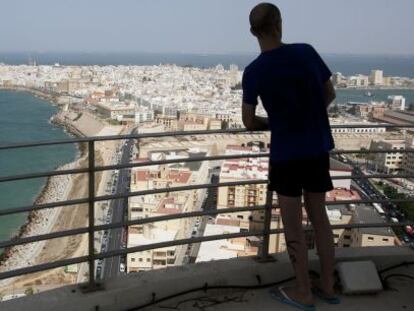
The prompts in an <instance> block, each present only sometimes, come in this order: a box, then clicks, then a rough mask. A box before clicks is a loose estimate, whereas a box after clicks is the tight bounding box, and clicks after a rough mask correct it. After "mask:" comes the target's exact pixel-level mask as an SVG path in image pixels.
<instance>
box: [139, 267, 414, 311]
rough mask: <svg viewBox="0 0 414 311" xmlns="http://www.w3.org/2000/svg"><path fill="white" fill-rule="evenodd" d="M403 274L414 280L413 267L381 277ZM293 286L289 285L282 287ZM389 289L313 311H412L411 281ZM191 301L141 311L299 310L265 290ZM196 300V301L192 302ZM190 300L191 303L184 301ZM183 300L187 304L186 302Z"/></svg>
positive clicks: (202, 296)
mask: <svg viewBox="0 0 414 311" xmlns="http://www.w3.org/2000/svg"><path fill="white" fill-rule="evenodd" d="M389 274H407V275H411V276H413V277H414V266H409V267H402V268H398V269H395V270H392V271H389V272H388V273H386V274H384V275H389ZM289 284H293V283H292V282H290V283H286V285H289ZM388 285H389V286H390V289H388V290H383V291H382V292H380V293H378V294H376V295H359V296H344V295H341V304H339V305H329V304H326V303H324V302H323V301H321V300H318V299H317V300H316V309H317V310H322V311H329V310H335V311H342V310H346V311H349V310H355V311H359V310H360V311H371V310H375V311H382V310H384V311H394V310H414V280H413V279H408V278H403V277H392V278H390V279H389V280H388ZM193 296H195V297H194V298H189V297H188V296H181V297H177V298H174V299H171V300H166V301H164V302H162V303H159V304H158V305H157V306H153V307H147V308H145V309H142V310H144V311H159V310H163V311H165V310H179V311H199V310H206V311H230V310H237V311H256V310H260V311H274V310H280V311H285V310H286V311H289V310H299V309H296V308H293V307H291V306H287V305H284V304H282V303H280V302H278V301H275V300H274V299H273V298H271V297H270V296H269V294H268V293H267V288H264V289H257V290H231V291H229V290H227V292H226V293H222V294H218V293H217V294H212V295H206V294H203V292H198V293H197V294H196V295H193ZM196 297H199V298H196ZM188 299H191V300H188ZM186 300H187V301H186Z"/></svg>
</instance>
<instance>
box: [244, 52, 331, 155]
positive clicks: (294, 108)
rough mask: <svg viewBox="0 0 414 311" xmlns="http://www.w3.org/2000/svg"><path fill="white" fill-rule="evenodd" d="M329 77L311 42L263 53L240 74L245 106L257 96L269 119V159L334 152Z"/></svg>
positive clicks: (255, 103) (254, 102) (327, 70)
mask: <svg viewBox="0 0 414 311" xmlns="http://www.w3.org/2000/svg"><path fill="white" fill-rule="evenodd" d="M331 75H332V73H331V71H330V70H329V68H328V67H327V66H326V64H325V63H324V62H323V60H322V58H321V57H320V56H319V54H318V53H317V52H316V50H315V49H314V48H313V47H312V46H311V45H309V44H285V45H282V46H280V47H279V48H276V49H272V50H269V51H266V52H262V53H261V54H260V55H259V56H258V57H257V58H256V59H255V60H254V61H253V62H252V63H251V64H250V65H249V66H247V67H246V69H245V70H244V73H243V79H242V87H243V102H244V103H246V104H249V105H257V98H258V97H260V99H261V101H262V103H263V107H264V108H265V110H266V112H267V114H268V117H269V127H270V131H271V141H270V159H271V160H273V161H286V160H295V159H301V158H308V157H312V156H318V155H320V154H322V153H325V152H327V151H329V150H331V149H333V148H334V141H333V138H332V134H331V129H330V125H329V119H328V112H327V108H326V103H325V97H324V84H325V82H326V81H328V79H329V78H330V77H331Z"/></svg>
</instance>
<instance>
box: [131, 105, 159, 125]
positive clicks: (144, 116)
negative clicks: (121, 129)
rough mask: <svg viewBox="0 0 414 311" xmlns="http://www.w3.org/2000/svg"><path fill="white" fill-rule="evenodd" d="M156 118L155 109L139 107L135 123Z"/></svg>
mask: <svg viewBox="0 0 414 311" xmlns="http://www.w3.org/2000/svg"><path fill="white" fill-rule="evenodd" d="M153 120H154V111H152V110H149V109H148V108H142V107H141V108H138V109H137V110H136V111H135V124H141V123H144V122H150V121H153Z"/></svg>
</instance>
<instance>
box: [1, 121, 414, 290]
mask: <svg viewBox="0 0 414 311" xmlns="http://www.w3.org/2000/svg"><path fill="white" fill-rule="evenodd" d="M360 127H363V128H383V127H385V128H391V129H392V128H414V125H404V126H401V125H398V126H397V125H388V124H387V125H383V124H378V125H365V124H361V125H333V126H332V128H360ZM246 133H247V134H252V132H249V131H247V130H245V129H230V130H210V131H184V132H165V133H152V134H131V135H118V136H101V137H88V138H75V139H66V140H53V141H42V142H35V143H26V144H12V145H6V146H0V152H1V151H2V150H9V149H17V148H29V147H42V146H50V145H61V144H74V143H87V146H88V148H87V150H88V167H86V168H77V169H66V170H59V171H47V172H39V173H30V174H20V175H13V176H3V177H0V182H10V181H17V180H27V179H33V178H40V177H51V176H57V175H68V174H88V197H86V198H80V199H73V200H66V201H61V202H51V203H43V204H33V205H27V206H21V207H14V208H8V209H1V210H0V217H1V216H6V215H12V214H19V213H24V212H30V211H38V210H43V209H50V208H57V207H63V206H71V205H77V204H88V219H89V222H88V226H87V227H82V228H76V229H69V230H64V231H59V232H51V233H47V234H41V235H36V236H30V237H18V238H12V239H10V240H7V241H1V242H0V248H7V247H12V246H17V245H22V244H27V243H33V242H40V241H46V240H50V239H55V238H62V237H69V236H74V235H79V234H88V254H87V255H85V256H80V257H75V258H69V259H63V260H58V261H54V262H47V263H43V264H38V265H35V266H30V267H25V268H19V269H15V270H11V271H6V272H1V273H0V279H6V278H11V277H16V276H21V275H25V274H28V273H34V272H39V271H44V270H49V269H53V268H59V267H63V266H67V265H71V264H78V263H84V262H88V265H89V282H88V288H89V289H90V290H93V289H94V288H97V286H98V285H99V284H97V282H96V278H95V260H99V259H105V258H109V257H114V256H120V255H126V254H129V253H135V252H141V251H145V250H152V249H157V248H161V247H168V246H178V245H183V244H191V243H200V242H205V241H214V240H220V239H228V238H235V237H249V236H261V237H262V242H261V247H260V249H259V254H258V257H259V259H261V260H264V261H265V260H266V259H267V258H268V257H269V236H270V235H271V234H279V233H283V229H270V224H271V216H272V215H271V209H272V208H275V207H276V206H273V205H272V192H270V191H268V192H267V195H266V204H265V205H263V206H245V207H233V208H225V209H215V210H201V211H192V212H185V213H180V214H173V215H163V216H156V217H150V218H143V219H133V220H127V221H121V222H116V223H109V224H102V225H95V203H96V202H99V201H106V200H114V199H121V198H129V197H133V196H141V195H148V194H157V193H167V192H175V191H186V190H197V189H205V188H219V187H228V186H239V185H251V184H266V183H267V180H249V181H238V182H222V183H209V184H196V185H186V186H177V187H168V188H159V189H150V190H142V191H133V192H128V193H118V194H111V195H102V196H96V194H95V173H97V172H102V171H107V170H120V169H125V168H133V167H142V166H148V165H156V164H173V163H182V162H199V161H213V160H226V159H237V158H239V159H240V158H259V157H269V153H258V154H238V155H219V156H203V157H199V156H197V157H192V158H186V159H183V158H180V159H167V160H159V161H146V162H139V163H126V164H123V163H121V164H115V165H106V166H95V143H96V142H99V141H110V140H129V139H143V138H163V137H178V136H195V135H214V134H228V135H230V134H231V135H238V134H246ZM407 152H414V150H413V149H405V150H394V149H390V150H384V149H381V150H379V149H378V150H333V151H331V154H342V153H347V154H364V153H407ZM396 177H398V178H414V175H411V174H401V175H398V176H395V175H390V174H372V175H351V176H346V175H344V176H333V177H332V179H334V180H335V179H351V180H353V179H368V178H396ZM375 202H378V203H400V202H414V200H413V199H400V200H383V199H378V200H375V199H372V200H368V199H366V200H346V201H336V202H328V203H327V205H338V204H341V205H343V204H358V203H375ZM263 210H264V229H263V230H260V231H248V232H239V233H231V234H218V235H210V236H203V237H191V238H185V239H179V240H173V241H167V242H160V243H154V244H146V245H140V246H136V247H130V248H120V249H116V250H109V251H106V252H101V253H97V254H95V252H94V234H95V232H97V231H102V230H108V229H116V228H125V227H129V226H133V225H141V224H147V223H153V222H160V221H166V220H172V219H180V218H190V217H197V216H206V215H217V214H224V213H235V212H240V211H263ZM409 224H412V223H410V222H405V223H393V222H381V223H372V224H367V223H363V224H346V225H333V226H331V227H332V228H333V229H343V228H347V229H351V228H367V227H371V228H372V227H396V226H405V225H409ZM305 230H308V231H309V230H312V228H311V227H306V228H305Z"/></svg>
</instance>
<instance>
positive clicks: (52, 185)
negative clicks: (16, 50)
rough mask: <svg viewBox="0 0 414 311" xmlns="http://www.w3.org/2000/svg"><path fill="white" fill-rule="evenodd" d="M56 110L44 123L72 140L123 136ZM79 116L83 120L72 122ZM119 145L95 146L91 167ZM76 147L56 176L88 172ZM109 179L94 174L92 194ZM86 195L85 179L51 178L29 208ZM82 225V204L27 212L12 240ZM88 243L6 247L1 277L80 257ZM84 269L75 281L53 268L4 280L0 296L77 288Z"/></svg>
mask: <svg viewBox="0 0 414 311" xmlns="http://www.w3.org/2000/svg"><path fill="white" fill-rule="evenodd" d="M0 89H1V88H0ZM3 89H4V88H3ZM4 90H5V89H4ZM8 90H9V91H16V89H10V88H9V89H8ZM17 91H24V92H30V93H31V94H33V93H32V90H31V89H22V88H20V89H18V90H17ZM41 93H42V92H40V93H37V95H38V96H40V95H39V94H41ZM35 96H36V95H35ZM42 98H45V99H46V100H48V102H49V103H51V104H52V105H53V104H57V100H59V98H55V102H52V101H51V100H49V99H50V98H52V97H51V95H48V94H45V93H43V94H42ZM57 106H59V108H60V109H58V111H56V113H55V114H53V116H52V117H50V118H49V122H51V123H53V124H55V125H56V126H61V127H62V128H63V129H64V130H65V131H67V132H68V133H69V134H70V135H73V136H74V137H91V136H100V135H104V136H105V135H118V134H119V133H121V132H122V131H123V130H124V127H123V126H111V125H108V124H106V123H105V122H102V121H101V120H100V119H99V118H97V117H96V116H95V115H93V114H88V112H79V111H78V112H74V111H71V110H69V111H66V110H64V109H62V108H63V107H64V106H62V105H59V104H57ZM79 115H81V116H82V117H80V118H78V117H76V116H79ZM74 116H75V117H74ZM118 144H119V142H118V141H113V142H105V143H104V142H99V143H98V144H96V148H95V152H96V155H95V161H96V162H95V163H96V164H97V165H104V164H109V163H111V161H112V155H113V154H114V152H115V151H114V150H115V149H116V147H117V146H118ZM77 147H78V150H79V151H78V153H77V154H76V158H75V160H74V161H72V162H69V163H66V164H63V165H60V166H59V167H57V168H56V170H62V169H74V168H79V167H85V166H87V163H88V161H87V160H88V159H87V153H88V151H87V145H86V144H85V143H78V144H77ZM109 178H110V172H106V171H105V172H98V173H97V174H96V177H95V187H96V188H95V189H96V191H97V193H102V194H104V193H105V189H106V188H105V185H106V181H107V180H108V179H109ZM87 195H88V182H87V176H86V175H85V174H72V175H59V176H51V177H49V178H47V179H46V182H45V185H44V186H43V188H42V190H41V191H40V193H39V194H38V195H37V196H36V198H35V199H34V204H42V203H48V202H59V201H65V200H72V199H78V198H81V197H86V196H87ZM87 219H88V217H87V209H85V208H84V205H82V204H75V205H73V206H70V207H68V208H65V207H58V208H52V209H43V210H38V211H32V212H31V213H28V216H27V220H26V222H25V223H24V224H23V225H22V226H21V227H20V230H19V232H18V234H16V235H15V236H14V239H16V238H22V237H28V236H36V235H42V234H47V233H50V232H58V231H64V230H70V229H73V228H77V227H83V226H86V225H87ZM87 242H88V240H87V235H75V236H69V237H62V238H56V239H50V240H45V241H40V242H34V243H27V244H23V245H18V246H14V247H10V248H8V249H7V252H6V249H5V250H4V252H3V254H4V255H2V256H1V257H0V271H1V272H4V271H11V270H16V269H19V268H24V267H28V266H32V265H38V264H44V263H47V262H54V261H58V260H62V259H66V258H70V257H73V256H75V257H76V256H83V255H85V254H86V252H87ZM85 266H86V265H85V264H82V265H79V266H78V267H79V272H77V273H76V275H74V274H73V273H66V272H65V271H64V270H63V269H62V268H58V269H52V270H45V271H41V272H37V273H33V274H27V275H22V276H18V277H13V278H8V279H4V280H1V281H0V291H1V292H2V293H12V292H16V291H18V292H22V293H23V292H24V290H25V289H27V288H28V287H32V288H33V287H36V288H37V289H40V288H42V290H45V289H52V288H56V287H59V286H61V285H63V284H72V283H76V282H77V280H78V281H79V280H83V278H84V274H85V269H84V268H85ZM11 288H13V291H12V292H11V291H10V289H11Z"/></svg>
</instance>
